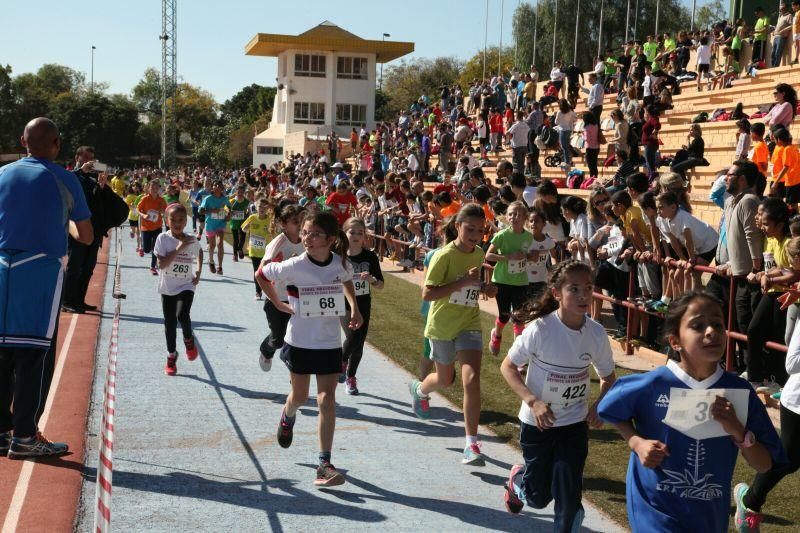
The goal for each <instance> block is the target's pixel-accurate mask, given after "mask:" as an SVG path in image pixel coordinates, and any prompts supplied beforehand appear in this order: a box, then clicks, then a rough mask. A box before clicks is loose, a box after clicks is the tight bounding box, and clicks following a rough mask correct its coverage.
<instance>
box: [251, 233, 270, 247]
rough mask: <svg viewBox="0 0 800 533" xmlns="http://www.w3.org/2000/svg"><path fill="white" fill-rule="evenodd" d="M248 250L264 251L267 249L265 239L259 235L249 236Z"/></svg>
mask: <svg viewBox="0 0 800 533" xmlns="http://www.w3.org/2000/svg"><path fill="white" fill-rule="evenodd" d="M250 248H251V249H253V250H265V249H266V248H267V238H266V237H262V236H260V235H250Z"/></svg>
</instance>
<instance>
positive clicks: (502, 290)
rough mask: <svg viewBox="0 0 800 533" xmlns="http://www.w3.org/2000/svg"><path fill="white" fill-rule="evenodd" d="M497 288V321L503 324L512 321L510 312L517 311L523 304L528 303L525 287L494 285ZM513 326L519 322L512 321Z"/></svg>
mask: <svg viewBox="0 0 800 533" xmlns="http://www.w3.org/2000/svg"><path fill="white" fill-rule="evenodd" d="M495 285H496V286H497V296H495V300H497V320H499V321H500V322H502V323H503V324H506V323H508V321H509V320H512V318H513V317H512V315H511V310H512V309H513V310H514V311H519V310H520V309H522V306H524V305H525V302H527V301H528V293H527V285H520V286H516V285H506V284H504V283H495ZM513 320H514V323H515V324H519V323H520V322H519V321H518V320H517V319H513Z"/></svg>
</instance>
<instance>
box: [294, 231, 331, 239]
mask: <svg viewBox="0 0 800 533" xmlns="http://www.w3.org/2000/svg"><path fill="white" fill-rule="evenodd" d="M327 236H328V234H327V233H323V232H321V231H306V230H302V231H301V232H300V238H301V239H305V238H306V237H308V238H309V239H319V238H320V237H327Z"/></svg>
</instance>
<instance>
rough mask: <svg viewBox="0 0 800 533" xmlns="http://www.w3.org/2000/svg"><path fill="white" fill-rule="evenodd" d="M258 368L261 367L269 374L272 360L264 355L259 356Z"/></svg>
mask: <svg viewBox="0 0 800 533" xmlns="http://www.w3.org/2000/svg"><path fill="white" fill-rule="evenodd" d="M258 366H260V367H261V370H263V371H264V372H269V371H270V369H271V368H272V358H271V357H270V358H267V357H265V356H264V354H263V353H262V354H260V355H259V356H258Z"/></svg>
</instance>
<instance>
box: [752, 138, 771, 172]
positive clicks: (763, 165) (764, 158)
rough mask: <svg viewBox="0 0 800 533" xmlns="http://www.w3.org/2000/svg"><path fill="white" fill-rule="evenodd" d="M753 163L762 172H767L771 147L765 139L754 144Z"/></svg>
mask: <svg viewBox="0 0 800 533" xmlns="http://www.w3.org/2000/svg"><path fill="white" fill-rule="evenodd" d="M753 163H755V164H756V166H757V167H758V170H760V171H761V172H763V173H766V172H767V166H768V164H769V148H767V143H765V142H764V141H758V142H756V143H755V144H754V145H753Z"/></svg>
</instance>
